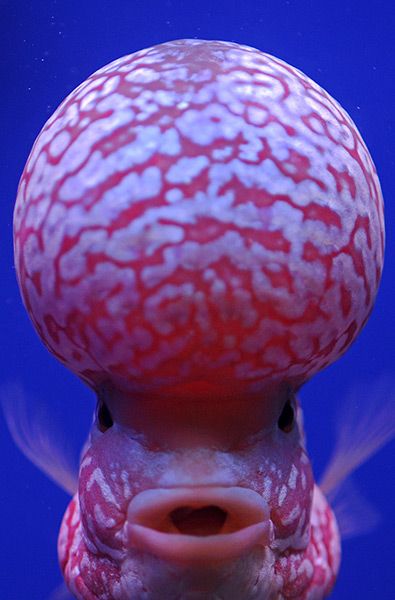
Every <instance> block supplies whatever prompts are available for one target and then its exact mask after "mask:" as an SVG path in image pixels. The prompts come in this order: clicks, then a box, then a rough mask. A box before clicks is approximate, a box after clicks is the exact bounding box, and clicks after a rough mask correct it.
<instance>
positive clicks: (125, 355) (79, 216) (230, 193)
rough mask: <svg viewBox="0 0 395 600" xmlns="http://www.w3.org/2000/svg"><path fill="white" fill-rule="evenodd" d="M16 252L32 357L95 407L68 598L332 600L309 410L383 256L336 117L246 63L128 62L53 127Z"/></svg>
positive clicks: (21, 217)
mask: <svg viewBox="0 0 395 600" xmlns="http://www.w3.org/2000/svg"><path fill="white" fill-rule="evenodd" d="M14 231H15V260H16V267H17V273H18V280H19V284H20V287H21V292H22V296H23V299H24V302H25V305H26V308H27V310H28V312H29V314H30V316H31V318H32V320H33V323H34V325H35V327H36V329H37V331H38V333H39V335H40V336H41V338H42V339H43V341H44V343H45V344H46V346H47V347H48V348H49V350H50V351H51V352H52V353H53V354H54V355H55V356H56V357H57V358H58V359H59V360H61V361H62V362H63V363H64V364H65V365H66V366H67V367H68V368H70V369H71V370H72V371H73V372H75V373H76V374H77V375H78V376H79V377H80V378H81V379H82V380H83V381H84V382H85V383H87V384H88V385H89V386H90V387H91V388H92V389H93V390H94V391H95V393H96V395H97V410H96V416H95V420H94V423H93V425H92V430H91V434H90V437H89V440H88V442H87V444H86V447H85V449H84V452H83V456H82V460H81V466H80V473H79V483H78V490H77V491H76V493H75V495H74V497H73V500H72V501H71V503H70V506H69V508H68V510H67V512H66V514H65V517H64V519H63V523H62V527H61V532H60V537H59V556H60V563H61V567H62V571H63V573H64V576H65V579H66V582H67V584H68V586H69V588H70V590H71V591H72V593H73V594H74V595H75V597H76V598H77V599H79V600H109V599H114V600H129V599H131V598H132V599H138V600H139V599H147V600H151V599H152V600H154V599H156V598H158V599H159V598H169V599H173V598H174V599H176V598H177V599H178V598H179V599H180V600H181V599H190V600H192V599H195V600H198V599H199V600H200V599H203V598H204V599H212V600H219V599H221V600H228V599H229V600H231V599H234V598H240V599H242V598H243V599H246V600H249V599H253V598H256V599H259V600H271V599H278V600H280V599H284V600H285V599H286V598H299V599H300V600H304V599H310V600H313V599H314V600H320V599H321V598H324V597H325V596H327V595H328V594H329V593H330V591H331V589H332V587H333V584H334V581H335V578H336V574H337V571H338V567H339V562H340V541H339V533H338V529H337V525H336V520H335V518H334V515H333V513H332V510H331V508H330V507H329V505H328V503H327V500H326V499H325V496H324V495H323V494H322V493H321V491H320V489H319V488H318V487H317V486H316V485H315V484H314V480H313V476H312V472H311V467H310V462H309V459H308V457H307V454H306V450H305V442H304V434H303V425H302V415H301V408H300V406H299V404H298V402H297V399H296V392H297V391H298V389H299V388H300V386H301V385H302V384H303V383H304V382H305V381H306V380H307V379H309V378H310V377H311V376H313V375H314V373H316V372H317V371H319V370H320V369H322V368H324V367H325V366H326V365H328V364H330V363H331V362H333V361H334V360H336V359H337V358H338V357H339V356H340V355H341V354H342V353H343V352H345V351H346V349H347V348H348V347H349V346H350V344H351V343H352V341H353V340H354V339H355V337H356V336H357V335H358V333H359V331H360V329H361V328H362V326H363V325H364V323H365V322H366V320H367V318H368V316H369V313H370V311H371V309H372V306H373V303H374V299H375V295H376V292H377V287H378V284H379V280H380V276H381V270H382V262H383V252H384V225H383V207H382V196H381V191H380V185H379V182H378V178H377V174H376V171H375V167H374V165H373V162H372V159H371V157H370V155H369V152H368V150H367V148H366V146H365V144H364V142H363V140H362V138H361V136H360V134H359V132H358V131H357V129H356V127H355V125H354V123H353V122H352V121H351V119H350V117H349V116H348V115H347V114H346V113H345V111H344V110H343V109H342V108H341V107H340V106H339V104H338V103H337V102H336V101H335V100H333V98H331V97H330V96H329V95H328V94H327V93H326V92H325V91H324V90H323V89H322V88H320V87H319V86H318V85H317V84H316V83H314V82H313V81H311V80H310V79H309V78H308V77H306V76H305V75H304V74H303V73H301V72H300V71H298V70H297V69H295V68H293V67H290V66H289V65H287V64H286V63H284V62H282V61H280V60H278V59H276V58H274V57H272V56H269V55H267V54H264V53H262V52H259V51H258V50H255V49H253V48H249V47H246V46H240V45H238V44H233V43H227V42H216V41H210V42H207V41H202V40H178V41H175V42H168V43H165V44H161V45H159V46H155V47H153V48H148V49H146V50H142V51H141V52H137V53H135V54H132V55H129V56H126V57H123V58H121V59H119V60H117V61H114V62H113V63H111V64H109V65H107V66H106V67H103V69H100V70H99V71H97V72H96V73H94V74H93V75H91V76H90V77H89V78H88V79H87V80H86V81H85V82H84V83H83V84H81V85H80V86H79V87H78V88H77V89H76V90H74V91H73V92H72V93H71V94H70V95H69V96H68V98H66V100H65V101H64V102H63V103H62V104H61V105H60V107H59V108H58V109H57V111H55V113H54V115H53V116H52V117H51V118H50V119H49V121H48V122H47V124H46V125H45V126H44V128H43V130H42V132H41V133H40V135H39V137H38V138H37V140H36V142H35V145H34V147H33V149H32V152H31V154H30V157H29V159H28V162H27V164H26V167H25V171H24V173H23V175H22V178H21V182H20V186H19V190H18V198H17V203H16V208H15V221H14Z"/></svg>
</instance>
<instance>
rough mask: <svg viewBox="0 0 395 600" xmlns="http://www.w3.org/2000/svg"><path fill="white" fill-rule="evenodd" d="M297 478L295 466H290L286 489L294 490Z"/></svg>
mask: <svg viewBox="0 0 395 600" xmlns="http://www.w3.org/2000/svg"><path fill="white" fill-rule="evenodd" d="M297 478H298V469H297V468H296V467H295V465H292V467H291V472H290V474H289V478H288V487H290V488H291V490H294V489H295V487H296V480H297Z"/></svg>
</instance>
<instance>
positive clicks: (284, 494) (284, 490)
mask: <svg viewBox="0 0 395 600" xmlns="http://www.w3.org/2000/svg"><path fill="white" fill-rule="evenodd" d="M287 493H288V488H287V486H286V485H282V486H281V489H280V493H279V495H278V505H279V506H282V505H283V504H284V500H285V498H286V497H287Z"/></svg>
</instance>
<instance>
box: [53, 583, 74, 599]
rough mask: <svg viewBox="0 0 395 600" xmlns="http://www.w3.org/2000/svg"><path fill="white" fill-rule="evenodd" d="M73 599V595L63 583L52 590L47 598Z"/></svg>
mask: <svg viewBox="0 0 395 600" xmlns="http://www.w3.org/2000/svg"><path fill="white" fill-rule="evenodd" d="M73 599H74V596H72V595H71V594H70V592H69V590H68V589H67V587H66V584H65V583H62V584H61V585H59V586H58V587H57V588H56V589H55V590H53V592H52V594H51V595H50V596H49V598H48V600H73Z"/></svg>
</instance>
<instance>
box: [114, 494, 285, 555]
mask: <svg viewBox="0 0 395 600" xmlns="http://www.w3.org/2000/svg"><path fill="white" fill-rule="evenodd" d="M125 526H126V539H127V544H128V545H129V547H130V548H131V549H134V550H140V551H144V552H149V553H151V554H153V555H154V556H156V557H158V558H161V559H163V560H168V561H173V562H183V563H206V562H207V563H212V562H213V561H226V560H231V559H236V558H238V557H240V556H242V555H243V554H247V553H248V552H250V551H251V550H252V549H254V548H255V547H257V546H269V545H270V544H271V542H272V541H273V525H272V522H271V520H270V510H269V506H268V504H267V503H266V502H265V500H264V499H263V498H262V496H260V495H259V494H258V493H257V492H254V491H253V490H249V489H246V488H242V487H236V486H234V487H224V486H199V487H179V488H155V489H148V490H145V491H143V492H140V493H139V494H137V495H136V496H135V497H134V498H133V499H132V500H131V502H130V504H129V507H128V513H127V522H126V525H125Z"/></svg>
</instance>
